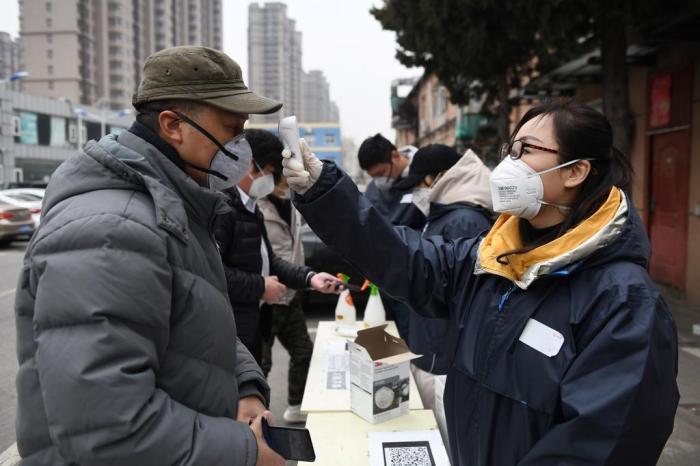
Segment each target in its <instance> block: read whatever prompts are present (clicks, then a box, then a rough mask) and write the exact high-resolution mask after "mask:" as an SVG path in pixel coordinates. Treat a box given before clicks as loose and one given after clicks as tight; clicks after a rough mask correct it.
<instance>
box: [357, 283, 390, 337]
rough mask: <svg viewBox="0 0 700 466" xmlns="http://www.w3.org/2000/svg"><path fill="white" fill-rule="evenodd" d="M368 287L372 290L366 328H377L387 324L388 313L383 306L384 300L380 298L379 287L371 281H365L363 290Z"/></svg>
mask: <svg viewBox="0 0 700 466" xmlns="http://www.w3.org/2000/svg"><path fill="white" fill-rule="evenodd" d="M367 287H369V289H370V295H369V301H367V307H366V308H365V327H376V326H377V325H382V324H383V323H384V322H386V311H385V310H384V305H383V304H382V298H381V297H380V296H379V288H377V285H375V284H373V283H370V282H369V280H365V283H364V285H362V289H363V290H364V289H366V288H367Z"/></svg>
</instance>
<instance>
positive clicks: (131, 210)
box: [15, 132, 269, 466]
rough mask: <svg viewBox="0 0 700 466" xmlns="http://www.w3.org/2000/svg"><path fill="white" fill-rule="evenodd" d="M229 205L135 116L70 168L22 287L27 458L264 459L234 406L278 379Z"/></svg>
mask: <svg viewBox="0 0 700 466" xmlns="http://www.w3.org/2000/svg"><path fill="white" fill-rule="evenodd" d="M227 209H228V207H227V204H226V202H225V200H224V197H223V196H222V195H220V194H217V193H213V192H211V191H208V190H206V189H203V188H201V187H199V186H198V185H197V183H195V182H194V181H193V180H192V179H191V178H190V177H188V176H187V175H186V174H185V173H184V172H183V171H182V170H180V169H179V168H178V167H177V166H176V165H175V164H173V163H172V162H170V161H169V160H168V159H167V158H166V157H165V156H164V155H163V154H162V153H160V152H159V151H158V150H157V149H156V148H155V147H154V146H153V145H151V144H149V143H147V142H146V141H145V140H144V139H141V138H139V137H137V136H136V135H134V134H132V133H130V132H124V133H122V134H121V135H119V137H118V139H117V137H115V136H107V137H105V138H103V139H102V140H101V141H100V142H99V143H97V142H94V141H91V142H90V143H88V144H87V146H86V147H85V151H84V152H81V153H79V154H76V155H75V156H73V157H72V158H70V159H69V160H67V161H66V162H65V163H63V164H62V165H61V166H60V167H59V168H58V170H57V171H56V173H55V174H54V176H53V177H52V179H51V183H50V184H49V187H48V189H47V194H46V199H45V201H44V216H43V218H42V225H41V227H40V228H39V230H38V231H37V233H36V234H35V235H34V237H33V238H32V240H31V242H30V244H29V246H28V249H27V254H26V256H25V259H24V266H23V269H22V273H21V276H20V280H19V285H18V287H17V290H18V291H17V301H16V305H15V307H16V325H17V351H18V359H19V365H20V368H19V373H18V375H17V397H18V410H17V444H18V448H19V451H20V454H21V455H22V457H23V458H24V459H23V461H22V462H21V464H23V465H68V464H71V465H73V464H81V465H85V464H100V465H105V464H110V465H116V464H119V465H127V464H128V465H130V466H136V465H166V464H167V465H171V464H178V465H253V464H255V461H256V456H257V445H256V442H255V438H254V436H253V433H252V431H251V429H250V428H249V426H248V425H247V424H244V423H240V422H236V421H235V420H234V419H235V418H236V411H237V405H238V400H239V398H240V397H243V396H249V395H256V396H258V397H260V398H261V399H262V400H264V401H265V403H266V404H267V400H268V399H269V388H268V386H267V384H266V382H265V379H264V377H263V375H262V373H261V371H260V369H259V367H258V366H257V364H256V363H255V361H254V360H253V358H252V357H251V356H250V353H248V351H247V350H246V349H245V348H244V347H243V345H242V344H241V343H240V341H239V340H238V339H237V338H236V325H235V322H234V318H233V313H232V310H231V305H230V304H229V300H228V294H227V285H226V279H225V276H224V271H223V268H222V265H221V259H220V257H219V254H218V252H217V247H216V243H215V242H214V239H213V237H212V224H213V222H214V220H215V217H216V216H217V215H219V214H221V213H222V212H226V211H227Z"/></svg>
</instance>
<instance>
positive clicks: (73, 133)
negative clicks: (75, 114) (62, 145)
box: [68, 125, 78, 144]
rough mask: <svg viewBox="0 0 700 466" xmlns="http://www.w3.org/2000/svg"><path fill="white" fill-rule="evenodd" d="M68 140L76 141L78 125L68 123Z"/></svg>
mask: <svg viewBox="0 0 700 466" xmlns="http://www.w3.org/2000/svg"><path fill="white" fill-rule="evenodd" d="M68 142H72V143H74V144H75V143H76V142H78V127H77V126H76V125H68Z"/></svg>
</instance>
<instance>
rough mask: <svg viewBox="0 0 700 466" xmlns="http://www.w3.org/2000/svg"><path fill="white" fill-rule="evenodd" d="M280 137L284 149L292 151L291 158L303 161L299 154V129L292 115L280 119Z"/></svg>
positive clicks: (295, 118)
mask: <svg viewBox="0 0 700 466" xmlns="http://www.w3.org/2000/svg"><path fill="white" fill-rule="evenodd" d="M277 128H278V130H279V135H280V139H281V140H282V143H283V144H284V147H285V148H286V149H289V150H290V151H291V152H292V158H293V159H294V160H297V161H298V162H299V163H302V164H303V163H304V160H303V158H302V156H301V148H300V147H299V129H298V128H297V117H296V116H294V115H292V116H289V117H286V118H282V119H281V120H280V123H279V126H278V127H277Z"/></svg>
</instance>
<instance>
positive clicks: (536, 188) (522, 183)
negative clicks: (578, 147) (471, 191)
mask: <svg viewBox="0 0 700 466" xmlns="http://www.w3.org/2000/svg"><path fill="white" fill-rule="evenodd" d="M580 160H581V159H576V160H572V161H570V162H566V163H563V164H561V165H557V166H556V167H552V168H549V169H547V170H543V171H541V172H536V171H535V170H534V169H533V168H532V167H530V166H529V165H528V164H526V163H525V162H523V161H522V160H520V159H518V160H514V159H513V158H511V157H506V158H505V159H503V161H502V162H501V163H500V164H498V166H497V167H496V168H495V169H494V170H493V171H492V172H491V199H492V201H493V210H494V211H496V212H501V213H505V214H510V215H514V216H516V217H520V218H524V219H526V220H531V219H533V218H535V217H536V216H537V214H538V213H539V212H540V208H541V207H542V204H547V205H551V206H554V207H556V208H558V209H561V210H571V207H568V206H563V205H558V204H551V203H549V202H546V201H545V200H544V199H543V197H544V186H543V185H542V179H541V178H540V175H544V174H545V173H549V172H551V171H554V170H558V169H560V168H563V167H567V166H569V165H573V164H575V163H576V162H579V161H580Z"/></svg>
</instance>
